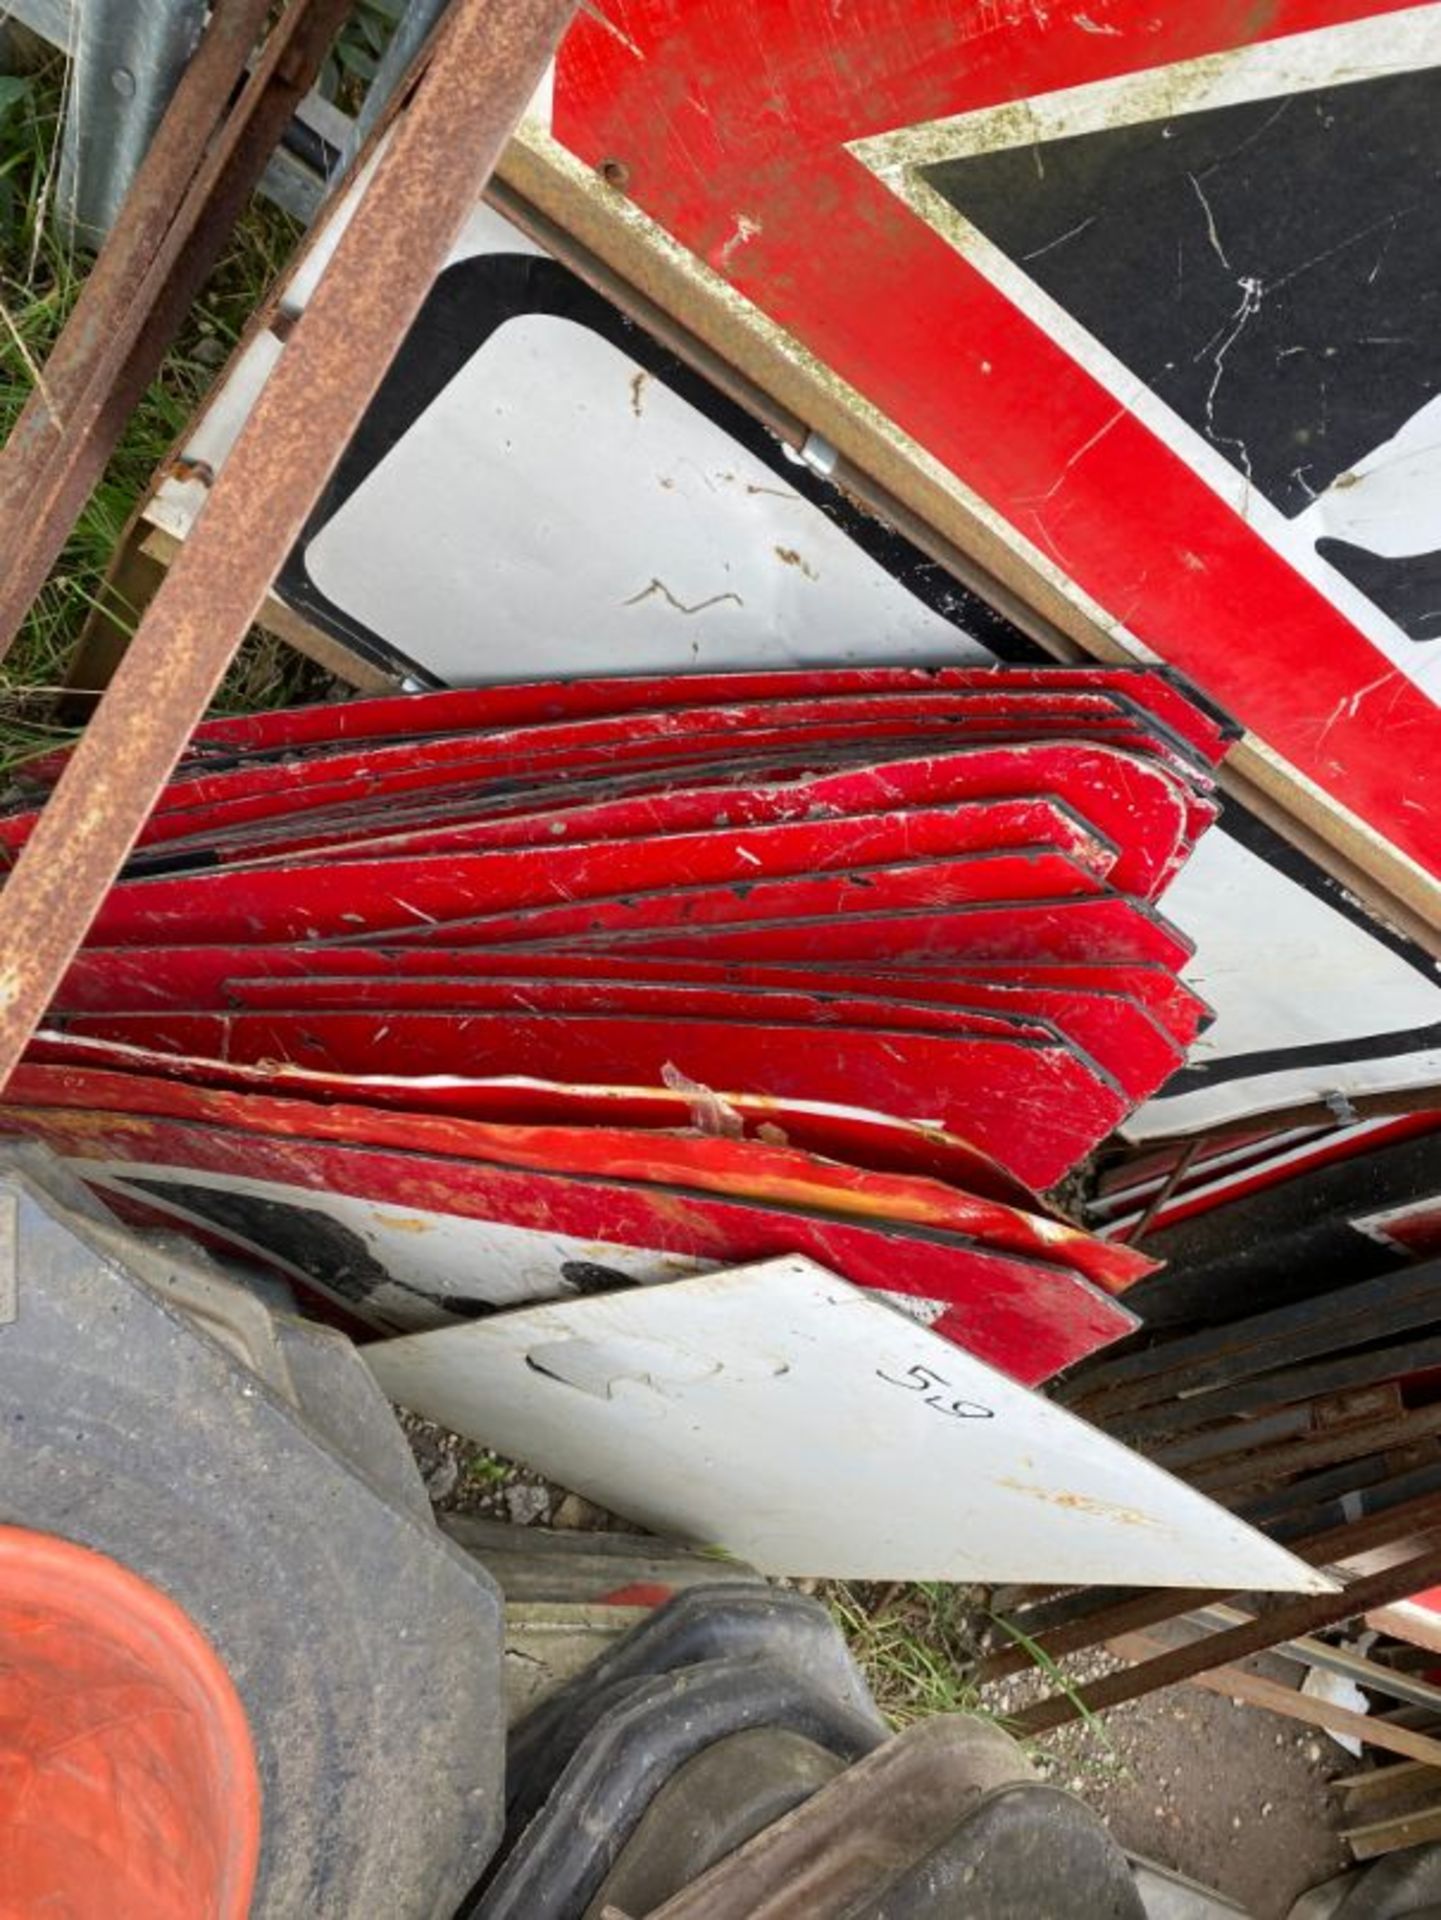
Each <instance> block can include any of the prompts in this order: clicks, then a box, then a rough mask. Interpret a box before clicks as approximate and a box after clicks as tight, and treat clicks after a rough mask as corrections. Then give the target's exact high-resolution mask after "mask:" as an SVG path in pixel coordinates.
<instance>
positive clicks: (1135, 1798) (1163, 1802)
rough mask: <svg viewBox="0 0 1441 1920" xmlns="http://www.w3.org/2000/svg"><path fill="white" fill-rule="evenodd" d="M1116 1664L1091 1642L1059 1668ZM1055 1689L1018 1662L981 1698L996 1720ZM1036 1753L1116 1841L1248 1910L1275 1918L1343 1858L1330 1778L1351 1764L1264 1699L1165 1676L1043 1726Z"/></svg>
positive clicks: (1082, 1670) (1087, 1671)
mask: <svg viewBox="0 0 1441 1920" xmlns="http://www.w3.org/2000/svg"><path fill="white" fill-rule="evenodd" d="M1116 1664H1117V1663H1116V1662H1114V1661H1112V1660H1111V1659H1110V1658H1109V1656H1107V1655H1104V1654H1093V1655H1089V1656H1081V1657H1080V1658H1078V1659H1076V1660H1074V1661H1066V1662H1063V1663H1062V1671H1063V1672H1064V1673H1065V1675H1066V1678H1067V1679H1068V1680H1069V1681H1070V1682H1072V1683H1073V1684H1084V1683H1085V1682H1086V1681H1088V1680H1093V1679H1098V1678H1099V1677H1100V1675H1101V1674H1103V1673H1106V1672H1109V1671H1111V1670H1112V1668H1113V1667H1114V1666H1115V1665H1116ZM1052 1690H1053V1689H1052V1688H1051V1687H1050V1686H1049V1685H1046V1686H1044V1687H1043V1686H1042V1685H1041V1683H1040V1682H1039V1680H1038V1679H1037V1678H1036V1677H1035V1676H1033V1675H1031V1674H1020V1675H1017V1676H1016V1677H1015V1678H1014V1679H1011V1680H1007V1681H1001V1682H999V1683H998V1684H997V1685H995V1686H992V1687H987V1688H984V1689H983V1690H982V1692H981V1695H980V1705H981V1707H982V1709H983V1710H984V1711H987V1712H991V1713H994V1714H996V1715H997V1717H998V1718H1000V1719H1001V1720H1002V1723H1003V1724H1004V1720H1005V1718H1006V1716H1008V1715H1009V1714H1013V1713H1015V1712H1017V1711H1018V1710H1019V1709H1020V1708H1021V1707H1022V1706H1024V1705H1025V1704H1026V1703H1027V1702H1028V1701H1030V1700H1032V1699H1034V1698H1036V1697H1037V1695H1038V1694H1039V1693H1041V1692H1043V1691H1045V1692H1050V1691H1052ZM1034 1754H1035V1758H1036V1761H1037V1764H1038V1765H1039V1766H1041V1767H1042V1768H1043V1770H1044V1771H1045V1773H1046V1776H1047V1777H1048V1778H1049V1779H1051V1780H1053V1781H1055V1782H1056V1784H1057V1785H1058V1786H1063V1787H1068V1788H1070V1789H1071V1790H1072V1791H1073V1792H1075V1793H1077V1794H1079V1795H1080V1796H1081V1798H1082V1799H1083V1800H1085V1801H1086V1803H1087V1805H1088V1806H1091V1807H1094V1808H1095V1810H1096V1811H1097V1813H1099V1814H1100V1815H1101V1817H1102V1818H1103V1819H1104V1820H1105V1822H1106V1824H1107V1825H1108V1826H1109V1827H1110V1829H1111V1831H1112V1833H1114V1834H1115V1836H1116V1838H1117V1839H1118V1840H1119V1841H1120V1842H1121V1844H1122V1845H1123V1846H1125V1847H1128V1848H1129V1849H1130V1850H1131V1851H1132V1852H1133V1853H1140V1854H1145V1855H1146V1857H1147V1858H1148V1859H1151V1860H1154V1861H1156V1862H1158V1863H1159V1864H1160V1865H1161V1866H1166V1867H1170V1868H1172V1869H1174V1870H1175V1871H1176V1872H1179V1873H1185V1874H1188V1875H1190V1877H1191V1878H1192V1879H1193V1880H1199V1881H1200V1882H1201V1884H1202V1885H1203V1886H1207V1887H1212V1888H1214V1889H1215V1890H1216V1892H1218V1893H1223V1894H1226V1895H1227V1896H1228V1897H1229V1898H1230V1899H1232V1900H1235V1901H1237V1902H1238V1903H1239V1904H1240V1905H1242V1906H1243V1907H1245V1908H1246V1910H1247V1912H1248V1913H1250V1914H1252V1915H1254V1916H1255V1920H1283V1916H1284V1915H1285V1914H1287V1913H1288V1912H1289V1910H1290V1908H1291V1905H1292V1903H1293V1901H1294V1900H1295V1899H1296V1897H1297V1895H1298V1894H1301V1893H1303V1892H1305V1890H1306V1889H1307V1888H1308V1887H1313V1886H1316V1885H1318V1884H1319V1883H1320V1882H1321V1881H1323V1880H1327V1879H1330V1878H1331V1876H1332V1875H1334V1874H1337V1873H1340V1872H1342V1871H1343V1870H1344V1869H1345V1868H1346V1867H1347V1866H1348V1865H1349V1864H1350V1857H1349V1855H1348V1853H1347V1850H1346V1847H1345V1844H1344V1842H1343V1841H1341V1840H1339V1839H1338V1838H1337V1836H1336V1831H1335V1829H1336V1827H1337V1825H1338V1824H1339V1821H1338V1818H1337V1813H1338V1806H1337V1801H1336V1797H1335V1795H1334V1794H1333V1792H1332V1791H1331V1782H1332V1781H1333V1780H1335V1779H1336V1778H1338V1777H1339V1776H1341V1775H1343V1774H1345V1773H1348V1772H1349V1771H1350V1770H1351V1768H1352V1765H1353V1762H1352V1761H1351V1759H1350V1757H1349V1756H1348V1755H1347V1754H1346V1753H1345V1752H1344V1751H1343V1750H1342V1749H1341V1748H1340V1747H1338V1746H1337V1745H1336V1744H1335V1742H1334V1741H1332V1740H1331V1739H1329V1738H1328V1737H1327V1735H1325V1734H1323V1733H1317V1732H1312V1731H1311V1730H1310V1729H1309V1728H1307V1727H1298V1726H1296V1725H1295V1724H1294V1723H1293V1722H1291V1721H1288V1720H1282V1719H1280V1718H1279V1717H1278V1716H1277V1715H1275V1714H1272V1713H1267V1712H1265V1711H1264V1710H1263V1709H1261V1708H1257V1707H1250V1706H1243V1705H1238V1704H1236V1703H1235V1702H1234V1701H1231V1700H1228V1699H1226V1698H1224V1697H1223V1696H1221V1695H1218V1694H1213V1693H1203V1692H1202V1691H1201V1690H1200V1689H1199V1688H1195V1687H1170V1688H1167V1689H1166V1691H1165V1692H1163V1693H1157V1694H1153V1695H1151V1696H1150V1697H1149V1698H1147V1699H1144V1700H1137V1701H1133V1702H1132V1703H1131V1704H1129V1705H1127V1706H1124V1707H1117V1708H1116V1709H1114V1710H1113V1711H1112V1712H1111V1713H1108V1714H1107V1715H1106V1717H1105V1719H1104V1720H1102V1721H1100V1722H1097V1723H1095V1724H1094V1725H1090V1726H1088V1725H1086V1724H1085V1723H1083V1722H1080V1723H1077V1724H1075V1725H1073V1726H1070V1727H1063V1728H1061V1729H1059V1730H1058V1731H1057V1732H1055V1733H1051V1734H1047V1735H1045V1736H1043V1737H1042V1738H1041V1739H1040V1740H1038V1741H1037V1742H1036V1744H1035V1748H1034Z"/></svg>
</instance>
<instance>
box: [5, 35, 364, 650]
mask: <svg viewBox="0 0 1441 1920" xmlns="http://www.w3.org/2000/svg"><path fill="white" fill-rule="evenodd" d="M247 8H249V12H247V11H246V9H247ZM232 9H233V10H232V11H231V12H230V13H229V14H225V13H224V12H223V10H222V17H223V18H226V19H228V21H229V22H230V38H229V39H228V40H227V42H226V43H225V51H226V52H227V53H228V54H231V55H233V54H234V51H235V48H236V47H237V46H238V45H239V44H240V41H241V39H242V38H243V35H244V31H245V23H246V22H247V21H248V22H249V24H250V25H252V26H253V25H254V20H253V14H254V11H255V9H254V7H253V6H252V5H251V0H232ZM264 11H265V9H264V8H261V12H262V13H263V12H264ZM348 12H349V5H348V0H291V5H290V6H289V8H288V9H287V11H286V12H285V14H284V15H283V16H282V18H281V19H280V21H279V22H278V23H277V24H276V26H275V27H274V29H273V30H272V32H271V34H270V37H269V39H268V40H267V41H266V44H265V48H264V51H263V53H262V54H261V57H260V59H259V60H258V62H257V63H256V65H255V68H254V71H253V72H252V73H251V75H250V77H249V79H248V80H247V81H246V83H245V85H244V87H243V89H242V91H241V94H240V98H239V100H238V101H237V102H236V104H235V106H234V108H233V109H232V111H231V112H230V113H229V115H228V116H227V117H226V118H225V119H224V121H223V123H222V124H220V125H219V130H218V131H216V130H215V126H214V124H213V123H212V126H211V132H210V136H209V137H208V140H207V139H201V140H200V152H199V154H198V156H191V157H195V158H197V161H198V164H196V165H195V166H194V167H193V168H192V169H191V170H190V172H189V173H187V172H186V169H185V164H184V163H185V160H186V158H187V154H188V149H187V148H186V146H185V144H184V143H183V142H182V141H181V140H180V138H179V135H177V136H176V138H175V139H174V140H172V141H169V142H168V143H167V145H166V147H165V150H164V151H163V152H162V153H161V155H160V164H159V165H158V167H157V172H158V174H159V176H160V177H159V178H158V180H157V179H156V177H155V176H154V175H146V176H143V177H142V178H141V179H140V180H139V181H137V183H136V185H137V190H143V191H144V194H145V196H146V197H145V201H144V204H143V205H142V208H141V210H140V213H139V214H137V216H136V218H135V219H134V220H133V221H130V222H128V223H127V222H122V224H121V226H119V227H117V229H116V232H115V234H114V235H113V236H112V238H111V241H110V242H109V244H108V245H107V246H106V247H105V249H104V250H103V251H102V253H101V256H100V259H99V261H98V262H97V263H96V267H95V270H94V272H93V273H92V275H91V277H90V279H89V281H87V283H86V286H85V289H84V291H83V292H82V294H81V296H80V300H79V302H78V303H77V305H76V309H75V313H74V315H73V316H72V318H71V320H70V322H69V323H68V324H67V326H66V328H65V330H64V331H63V332H62V334H61V336H60V339H59V341H58V342H57V344H56V346H55V349H54V350H53V352H52V353H51V356H50V359H49V360H48V361H47V363H46V365H45V367H44V369H43V370H42V372H41V376H40V379H39V381H38V383H37V386H36V390H35V392H34V393H32V394H31V396H30V399H29V401H28V403H27V405H26V409H25V412H24V414H22V416H21V419H20V420H19V422H17V424H16V428H15V431H14V433H13V434H12V435H11V438H10V440H9V441H8V442H7V444H6V446H5V449H4V451H3V453H0V553H3V554H4V555H5V571H4V575H3V578H0V657H3V655H4V652H5V650H6V648H7V647H8V646H9V644H10V642H11V640H12V639H13V638H14V635H15V633H16V631H17V629H18V628H19V625H20V622H21V621H22V620H23V618H24V616H25V610H26V608H27V607H28V606H29V605H30V603H31V601H32V600H33V599H34V597H35V595H36V594H37V593H38V592H39V591H40V588H41V587H42V585H43V584H44V581H45V577H46V575H47V574H48V573H49V571H50V568H51V567H52V566H53V565H54V563H55V560H56V558H57V556H58V555H59V553H60V550H61V548H62V546H63V545H64V542H65V539H66V536H67V535H68V533H69V531H70V529H71V528H72V527H73V526H74V524H75V521H76V520H77V519H78V518H79V515H80V512H81V509H82V508H83V506H84V504H85V501H86V500H87V499H88V498H89V496H90V493H91V492H92V490H93V489H94V487H95V485H96V482H97V481H98V480H99V479H100V476H101V474H102V473H103V472H104V469H105V464H106V462H107V461H108V459H109V457H110V455H111V453H112V452H113V451H114V448H115V445H116V443H117V441H118V440H119V438H120V435H121V433H122V432H123V430H124V427H125V423H126V421H127V420H128V419H129V418H130V415H131V413H132V412H133V411H134V409H135V407H136V405H137V404H138V403H139V401H140V399H141V397H142V395H143V394H144V392H145V389H146V387H147V386H148V385H149V384H150V382H151V380H152V379H153V378H154V377H155V374H156V372H157V371H158V370H159V367H160V363H161V361H162V359H163V358H164V355H165V351H166V348H167V347H168V346H169V344H170V342H171V340H172V339H173V337H174V335H175V332H176V330H177V329H178V327H179V325H180V323H181V321H182V319H183V318H184V315H185V313H186V310H187V309H188V308H189V306H190V304H191V302H192V301H193V300H194V298H195V296H196V294H197V293H198V292H199V291H200V288H201V285H202V284H203V282H204V280H205V277H206V275H207V274H208V273H209V271H210V269H211V267H212V266H213V265H214V263H215V261H216V260H217V259H218V258H219V256H220V252H221V249H222V248H223V247H224V245H225V242H226V240H227V238H228V237H229V234H230V230H231V228H232V227H233V226H234V224H235V221H236V220H237V219H238V218H239V215H240V212H241V209H242V208H243V207H244V205H245V202H246V200H247V199H248V198H249V196H250V193H251V191H252V190H253V188H254V186H255V183H256V182H257V181H258V180H259V178H260V175H261V173H262V171H263V170H264V167H265V163H266V160H267V159H268V157H269V155H270V153H271V151H272V149H273V148H274V145H275V143H276V141H277V140H278V139H279V138H280V135H281V133H282V132H283V131H284V128H285V126H286V125H287V124H288V122H289V120H290V117H291V114H292V113H293V111H294V109H295V107H296V106H297V105H298V103H299V101H300V100H301V99H302V97H303V96H304V94H305V93H306V92H307V90H308V89H309V87H310V85H311V83H312V81H313V80H314V78H315V75H316V74H317V73H318V72H319V70H320V66H321V63H322V61H323V60H324V58H325V55H326V52H327V50H328V49H329V46H330V43H331V41H332V40H333V39H334V37H335V33H336V31H337V29H338V28H339V26H340V25H341V24H342V22H343V21H344V19H345V16H346V14H347V13H348ZM213 32H214V29H213V28H212V29H211V30H210V32H209V33H207V35H206V38H205V40H204V41H202V43H201V49H202V52H203V51H204V50H205V49H206V47H207V46H208V43H209V41H210V38H211V33H213ZM232 64H233V61H232V62H226V61H224V60H222V58H221V55H220V54H218V53H217V54H216V55H215V58H214V59H213V60H212V61H211V62H210V63H209V64H208V65H207V66H206V67H205V68H204V69H203V70H202V68H201V56H200V54H198V53H197V55H196V59H195V63H194V66H193V67H192V69H191V72H190V74H187V76H186V82H185V83H183V84H184V85H186V86H188V83H189V82H190V81H191V79H192V78H193V77H195V76H196V75H197V74H198V76H199V77H198V78H197V79H196V87H197V89H202V90H203V92H204V94H205V95H207V96H208V98H209V105H210V106H211V107H212V108H213V109H214V112H215V114H216V115H217V116H218V115H219V113H220V112H221V111H222V109H223V106H224V101H225V98H227V97H228V95H229V92H230V91H231V89H232V88H233V85H234V83H235V77H236V76H232V74H231V65H232ZM240 67H241V70H242V71H243V68H244V60H243V58H242V60H241V62H240ZM227 82H228V84H226V83H227ZM220 87H223V89H224V92H223V96H222V98H221V99H220V101H219V102H217V101H216V100H215V98H214V93H215V89H217V88H220ZM173 105H174V106H175V107H180V106H182V105H184V106H185V107H186V112H185V113H184V115H183V116H182V119H183V123H184V131H185V134H186V138H187V140H190V141H193V140H195V139H199V138H200V135H199V132H198V129H199V128H200V126H201V125H202V124H203V121H204V114H203V112H202V110H201V107H200V106H199V105H197V104H196V95H195V94H191V93H189V92H187V93H186V96H185V100H184V101H182V98H181V95H180V94H179V93H177V95H176V100H175V102H174V103H173ZM169 131H170V122H169V120H168V119H167V121H166V123H165V125H164V126H163V127H162V129H161V136H160V139H157V142H156V146H157V148H158V147H159V146H160V144H161V139H164V138H165V137H166V135H167V134H168V133H169ZM177 196H178V198H177ZM166 201H168V202H169V204H168V206H166V207H162V203H163V202H166ZM162 211H164V212H165V213H166V214H168V218H166V219H164V220H163V221H162V219H161V215H162Z"/></svg>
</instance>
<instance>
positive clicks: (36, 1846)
mask: <svg viewBox="0 0 1441 1920" xmlns="http://www.w3.org/2000/svg"><path fill="white" fill-rule="evenodd" d="M259 1848H260V1782H259V1778H258V1776H257V1773H256V1769H255V1752H254V1748H253V1747H252V1744H251V1739H250V1728H249V1725H248V1723H247V1721H246V1718H245V1709H244V1708H243V1707H242V1706H241V1704H240V1699H239V1696H238V1695H237V1693H236V1691H235V1688H234V1686H233V1685H232V1684H231V1680H230V1676H229V1674H228V1673H227V1672H226V1670H225V1668H224V1667H223V1666H222V1664H221V1662H220V1659H219V1656H218V1655H217V1654H216V1652H215V1650H214V1648H213V1647H212V1646H211V1645H210V1643H209V1641H208V1640H206V1639H205V1637H204V1636H203V1635H202V1634H201V1633H200V1631H199V1629H198V1628H197V1627H196V1626H195V1625H194V1624H193V1623H192V1621H191V1620H190V1619H189V1618H188V1616H187V1615H186V1614H184V1613H183V1612H182V1611H181V1610H180V1608H179V1607H178V1606H176V1604H175V1603H174V1601H172V1600H170V1599H168V1598H167V1597H166V1596H165V1595H164V1594H163V1593H161V1592H159V1591H158V1589H156V1588H155V1587H152V1586H151V1585H150V1584H149V1583H148V1582H147V1581H144V1580H142V1579H140V1578H139V1577H138V1576H137V1575H135V1574H133V1573H131V1572H130V1571H129V1570H128V1569H127V1568H125V1567H122V1566H120V1565H119V1564H118V1563H117V1562H116V1561H114V1560H110V1559H107V1558H106V1557H105V1555H104V1554H99V1553H92V1552H91V1551H90V1550H89V1549H88V1548H86V1547H78V1546H75V1545H74V1544H73V1543H72V1542H70V1541H68V1540H58V1539H55V1538H54V1537H53V1536H51V1535H49V1534H43V1533H29V1532H26V1531H24V1530H23V1529H20V1528H16V1527H0V1920H34V1917H35V1916H37V1915H41V1914H43V1915H45V1916H46V1917H47V1920H91V1916H94V1917H95V1920H100V1916H102V1915H103V1916H105V1920H243V1916H244V1915H245V1914H246V1913H247V1912H248V1911H249V1906H250V1895H251V1890H252V1888H253V1886H254V1882H255V1863H256V1858H257V1855H258V1853H259Z"/></svg>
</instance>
